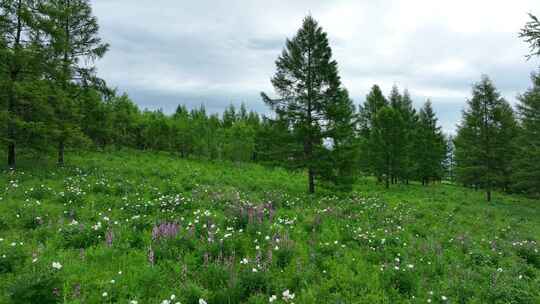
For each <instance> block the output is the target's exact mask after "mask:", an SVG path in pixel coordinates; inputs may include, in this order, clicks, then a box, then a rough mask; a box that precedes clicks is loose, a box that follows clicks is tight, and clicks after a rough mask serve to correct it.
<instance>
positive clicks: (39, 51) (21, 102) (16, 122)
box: [0, 0, 50, 168]
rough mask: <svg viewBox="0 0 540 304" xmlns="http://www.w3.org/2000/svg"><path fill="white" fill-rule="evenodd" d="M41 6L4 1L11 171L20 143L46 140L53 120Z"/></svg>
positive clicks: (2, 79)
mask: <svg viewBox="0 0 540 304" xmlns="http://www.w3.org/2000/svg"><path fill="white" fill-rule="evenodd" d="M37 4H38V2H37V1H32V0H3V1H1V2H0V100H2V102H5V105H3V107H2V109H3V110H2V111H1V113H2V114H1V115H0V117H3V122H4V123H5V125H4V126H5V127H3V128H5V132H3V133H2V135H1V136H0V140H1V141H2V142H4V143H6V144H7V161H8V166H9V167H10V168H14V167H15V165H16V147H17V144H18V143H22V142H24V141H28V139H30V138H34V139H35V138H36V137H40V138H43V137H44V136H43V135H44V134H43V130H44V129H46V128H47V121H48V120H49V119H50V117H49V114H50V113H49V112H50V111H49V107H48V102H47V98H46V97H45V96H44V93H45V92H46V91H47V88H46V87H45V86H44V83H43V80H42V79H43V78H42V77H41V76H42V69H43V68H44V67H45V65H44V64H42V59H43V56H44V50H43V49H44V43H43V41H42V39H41V36H42V33H43V29H42V27H40V26H39V22H38V10H37V8H38V6H37ZM4 109H5V110H4ZM4 134H5V135H4ZM30 147H32V148H36V147H38V146H37V145H30Z"/></svg>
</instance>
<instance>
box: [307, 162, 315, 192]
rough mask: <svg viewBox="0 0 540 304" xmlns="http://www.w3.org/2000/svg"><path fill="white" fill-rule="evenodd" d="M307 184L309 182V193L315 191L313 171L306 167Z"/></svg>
mask: <svg viewBox="0 0 540 304" xmlns="http://www.w3.org/2000/svg"><path fill="white" fill-rule="evenodd" d="M308 184H309V189H308V192H309V193H310V194H312V193H315V172H313V169H312V168H309V169H308Z"/></svg>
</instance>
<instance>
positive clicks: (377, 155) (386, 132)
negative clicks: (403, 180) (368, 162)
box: [369, 106, 405, 188]
mask: <svg viewBox="0 0 540 304" xmlns="http://www.w3.org/2000/svg"><path fill="white" fill-rule="evenodd" d="M404 127H405V123H404V121H403V118H402V117H401V115H400V114H399V112H398V111H397V110H395V109H394V108H392V107H388V106H385V107H383V108H382V109H380V110H379V111H378V112H377V116H376V118H375V121H374V125H373V129H372V131H371V134H370V139H369V148H370V149H371V151H373V153H372V156H373V164H374V169H375V174H376V175H377V177H379V179H384V180H385V184H386V188H389V187H390V183H391V181H392V178H393V177H394V176H396V175H397V174H398V173H399V171H400V170H401V168H402V163H403V150H404V148H405V147H404V143H403V141H402V139H403V136H404V134H405V129H404Z"/></svg>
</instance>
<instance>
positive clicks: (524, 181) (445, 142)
mask: <svg viewBox="0 0 540 304" xmlns="http://www.w3.org/2000/svg"><path fill="white" fill-rule="evenodd" d="M530 17H531V20H530V21H529V22H528V23H527V24H526V25H525V27H524V28H523V30H522V31H521V33H520V36H521V37H522V38H523V39H524V40H525V41H526V42H528V43H529V44H530V45H531V53H530V56H531V57H533V56H535V55H539V54H540V34H539V33H540V26H539V22H538V19H537V18H536V17H535V16H533V15H531V16H530ZM108 48H109V45H108V44H106V43H104V42H103V41H102V39H101V38H100V37H99V26H98V23H97V20H96V18H95V16H93V15H92V10H91V5H90V2H89V1H88V0H4V1H2V2H1V4H0V88H1V91H0V97H1V105H2V109H1V111H0V121H1V122H2V124H1V128H2V133H1V136H0V140H1V141H2V142H3V143H4V144H5V146H6V148H7V163H8V166H9V167H10V168H15V166H16V159H17V157H16V156H17V152H18V151H20V150H24V151H31V152H33V153H35V154H36V155H47V154H48V153H50V152H51V150H54V151H56V154H57V159H58V163H59V164H60V165H63V164H64V153H65V150H66V147H67V148H79V147H98V148H105V147H109V146H114V147H130V148H135V149H143V150H146V149H150V150H160V151H170V152H174V153H177V154H178V155H179V156H180V157H198V158H206V159H211V160H231V161H240V162H248V161H253V162H259V163H263V164H268V165H277V166H284V167H288V168H291V169H300V170H305V171H306V173H307V185H308V187H307V188H308V191H309V192H310V193H313V192H315V187H316V185H318V184H321V185H322V184H324V185H331V186H333V187H336V188H339V189H343V190H350V189H352V185H353V184H354V182H355V179H356V177H358V176H359V175H362V174H363V175H372V176H374V177H375V178H377V180H379V182H381V183H383V184H385V185H386V187H390V186H391V185H393V184H397V183H402V184H408V183H410V182H411V181H418V182H421V183H422V184H423V185H428V184H430V183H434V182H440V181H443V180H450V181H452V182H457V183H460V184H462V185H464V186H467V187H473V188H476V189H482V190H484V191H485V192H486V198H487V200H491V196H492V195H491V193H492V191H494V190H503V191H509V192H510V191H511V192H522V193H528V194H530V195H539V194H540V167H539V166H538V164H540V142H539V140H540V137H539V136H538V135H539V132H540V131H539V130H540V76H539V74H533V75H532V81H533V84H532V87H531V88H530V89H529V90H528V91H527V92H525V93H523V94H522V95H521V96H520V97H519V104H518V106H517V108H516V109H513V108H512V107H511V106H510V104H509V103H508V102H507V101H505V100H504V99H503V98H502V97H501V95H500V93H499V92H498V91H497V89H496V87H495V85H494V84H493V82H492V81H491V80H490V79H489V78H488V77H487V76H482V78H481V79H480V81H479V82H478V83H476V84H474V86H473V88H472V96H471V98H470V99H469V100H467V107H466V109H465V110H464V111H463V118H462V120H461V121H460V123H459V125H458V130H457V134H456V135H455V136H449V135H446V134H444V133H443V132H442V130H441V127H440V126H439V124H438V120H437V117H436V115H435V112H434V110H433V107H432V103H431V101H430V100H427V101H426V102H425V103H424V105H423V106H422V107H421V108H420V109H415V107H414V106H413V100H412V98H411V96H410V94H409V92H408V91H407V90H403V91H400V90H399V88H398V87H397V86H394V87H393V88H392V90H391V91H390V92H389V93H388V94H387V95H386V94H384V93H383V92H382V90H381V88H380V87H379V86H378V85H373V87H372V88H371V90H370V92H369V94H368V95H367V96H366V98H365V101H364V102H363V103H362V104H361V105H359V106H358V107H356V106H355V105H354V103H353V101H352V99H351V98H350V97H349V94H348V91H347V89H346V88H345V87H344V86H343V84H342V82H341V78H340V76H339V68H338V63H337V62H336V61H335V60H334V59H333V56H332V49H331V47H330V44H329V41H328V37H327V34H326V33H325V32H324V30H323V29H322V27H321V26H320V25H319V24H318V23H317V21H316V20H315V19H314V18H312V17H311V16H308V17H306V18H305V19H304V20H303V23H302V26H301V28H300V29H299V30H298V31H297V33H296V34H295V35H294V36H293V37H292V38H291V39H287V41H286V44H285V47H284V49H283V52H282V54H281V55H280V56H279V57H278V59H277V60H276V73H275V75H274V77H272V79H271V83H272V85H273V87H274V89H275V90H274V91H275V92H274V94H267V93H261V96H262V99H263V101H264V102H265V103H266V104H267V105H268V107H269V108H270V109H271V110H272V112H273V113H272V114H270V115H259V114H257V113H255V112H253V111H248V109H247V108H246V106H245V105H243V104H242V105H241V106H240V107H235V106H234V105H232V104H231V105H230V106H229V107H227V108H226V109H225V111H224V112H223V113H220V114H215V113H214V114H209V113H207V111H206V109H205V108H204V106H200V107H199V108H193V109H188V108H187V107H185V106H183V105H179V106H178V108H177V109H176V111H175V112H174V113H173V114H170V115H169V114H165V113H163V111H161V110H157V111H150V110H141V109H139V107H138V106H137V105H136V104H135V103H134V102H133V101H132V100H130V98H129V97H128V96H127V95H126V94H123V95H119V94H117V92H116V91H115V90H112V89H110V88H109V87H108V86H107V85H106V83H105V81H104V80H102V79H100V78H99V77H98V76H97V73H96V69H95V67H94V63H95V61H96V60H97V59H100V58H102V57H103V56H104V55H105V54H106V52H107V50H108Z"/></svg>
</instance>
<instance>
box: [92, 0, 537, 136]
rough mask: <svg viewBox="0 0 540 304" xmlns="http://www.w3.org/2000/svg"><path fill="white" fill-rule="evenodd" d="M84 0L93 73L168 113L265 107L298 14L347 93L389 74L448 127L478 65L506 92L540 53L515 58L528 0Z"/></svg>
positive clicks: (388, 79)
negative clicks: (314, 26)
mask: <svg viewBox="0 0 540 304" xmlns="http://www.w3.org/2000/svg"><path fill="white" fill-rule="evenodd" d="M92 3H93V7H94V13H95V14H96V15H97V17H98V19H99V23H100V25H101V35H102V36H103V38H104V39H105V40H106V41H107V42H109V43H110V44H111V50H110V52H109V53H108V54H107V55H106V56H105V58H104V59H102V60H101V61H100V62H99V63H98V68H99V74H100V76H101V77H102V78H104V79H106V80H107V81H108V82H109V84H110V85H112V86H115V87H117V88H118V89H119V90H120V91H121V92H124V91H125V92H127V93H128V94H129V95H130V96H131V98H132V99H133V100H134V101H135V102H136V103H137V104H139V105H140V106H141V107H143V108H149V109H159V108H161V109H163V110H164V111H165V112H169V113H170V112H172V111H174V109H175V108H176V106H177V105H178V104H186V105H187V106H188V107H194V106H198V105H200V104H205V106H206V108H207V109H208V111H209V112H221V111H222V110H223V108H224V107H225V106H227V105H229V104H230V103H231V102H232V103H234V104H239V103H241V102H244V103H246V104H247V105H248V107H249V108H251V109H253V110H256V111H258V112H261V113H264V112H268V109H267V108H266V106H265V105H264V104H263V102H262V101H261V99H260V97H259V93H260V92H261V91H265V92H269V93H272V92H273V89H272V87H271V85H270V78H271V77H272V75H273V73H274V71H275V66H274V61H275V59H276V58H277V56H278V55H279V54H280V52H281V50H282V48H283V46H284V42H285V39H286V38H287V37H292V36H293V35H294V33H295V32H296V31H297V29H298V28H299V26H300V24H301V21H302V18H303V17H304V16H306V14H311V15H312V16H314V17H315V18H316V19H317V20H318V21H319V23H320V24H321V26H322V27H323V28H324V30H325V31H326V32H327V33H328V35H329V38H330V43H331V46H332V48H333V51H334V56H335V58H336V60H337V61H338V64H339V68H340V74H341V76H342V80H343V83H344V85H345V86H346V87H347V89H348V90H349V91H350V93H351V96H352V97H353V99H354V101H355V103H356V104H359V103H362V102H363V101H364V99H365V95H366V94H367V93H368V91H369V88H370V87H371V86H372V85H373V84H375V83H377V84H379V85H380V86H381V87H382V88H383V90H384V91H385V92H386V93H388V92H389V91H390V88H391V86H392V85H393V84H396V85H398V86H399V87H400V88H407V89H408V90H409V91H410V93H411V95H412V96H413V98H414V101H415V106H417V107H419V106H421V104H422V103H423V102H424V101H425V100H426V99H427V98H431V100H432V102H433V104H434V107H435V110H436V111H437V113H438V116H439V118H440V123H441V124H442V126H443V127H444V129H445V130H446V131H447V132H452V131H453V130H454V129H455V125H456V123H457V121H458V120H459V118H460V114H461V110H462V109H463V107H464V105H465V100H466V98H467V97H468V96H470V91H471V84H472V83H474V82H476V81H477V80H478V79H479V78H480V75H481V74H488V75H489V76H490V77H491V78H492V79H493V81H494V82H495V84H496V86H497V87H498V88H499V90H500V91H501V93H502V94H503V96H505V97H506V98H507V99H508V100H509V101H510V102H512V103H515V101H516V96H517V94H519V93H520V92H523V91H524V90H525V89H527V88H528V87H529V84H530V81H529V75H530V73H531V71H533V70H534V69H535V67H536V66H539V65H540V60H538V59H533V60H530V61H526V59H525V57H524V55H526V54H527V51H528V49H527V45H526V44H524V43H523V42H522V41H521V40H520V39H519V38H518V36H517V33H518V32H519V29H520V28H521V27H522V26H523V24H524V23H525V22H526V21H527V20H528V17H527V13H528V12H531V13H534V14H537V15H540V1H538V0H514V1H493V0H485V1H484V0H475V1H470V0H463V1H462V0H453V1H433V0H426V1H421V0H408V1H404V0H401V1H390V0H389V1H367V0H363V1H353V0H350V1H345V0H341V1H340V0H337V1H336V0H333V1H313V0H311V1H308V0H295V1H291V0H288V1H282V0H273V1H252V0H213V1H210V0H197V1H186V0H181V1H178V0H153V1H147V0H140V1H133V0H92Z"/></svg>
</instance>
